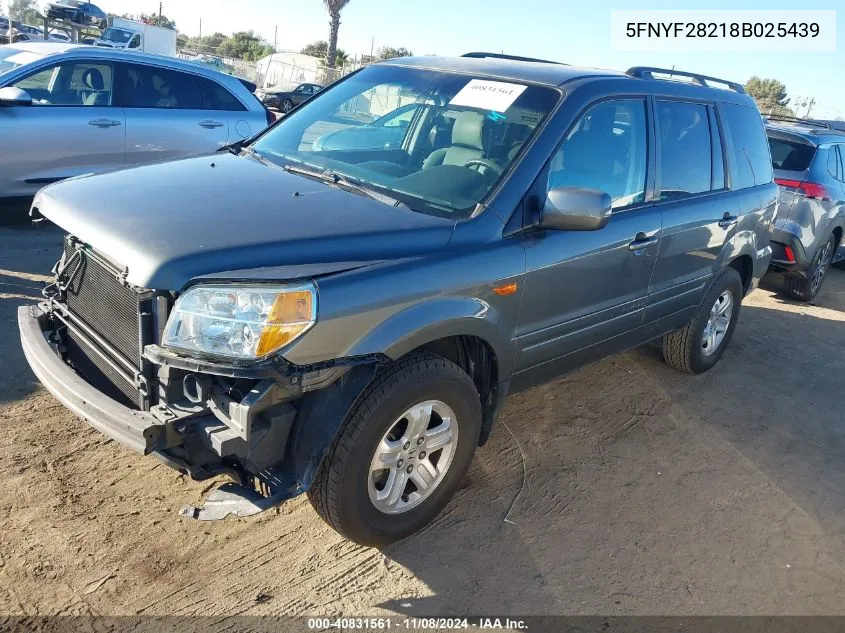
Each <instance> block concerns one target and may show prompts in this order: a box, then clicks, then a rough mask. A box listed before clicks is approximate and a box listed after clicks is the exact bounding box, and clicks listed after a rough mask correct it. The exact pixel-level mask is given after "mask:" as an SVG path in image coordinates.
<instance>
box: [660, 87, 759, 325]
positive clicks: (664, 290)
mask: <svg viewBox="0 0 845 633" xmlns="http://www.w3.org/2000/svg"><path fill="white" fill-rule="evenodd" d="M654 106H655V107H654V114H655V128H656V131H657V165H658V168H657V182H656V189H657V192H656V193H657V196H658V204H657V207H658V209H659V210H660V215H661V221H662V225H663V237H662V240H661V244H660V255H659V258H658V260H657V265H656V266H655V269H654V277H653V279H652V282H651V290H650V294H649V299H648V308H647V310H646V316H645V319H646V321H656V320H658V319H663V318H665V319H672V315H677V317H678V321H679V322H682V321H685V320H686V317H685V311H686V310H688V309H690V308H692V307H694V306H697V305H698V303H699V302H700V301H701V298H702V294H703V293H704V290H705V289H706V287H707V284H708V283H709V282H710V280H711V278H712V277H713V274H714V272H715V271H716V270H718V268H719V266H720V262H719V256H720V254H721V251H722V247H723V246H724V244H725V241H726V240H728V239H729V238H730V237H731V235H732V233H733V232H734V231H735V230H736V217H737V214H738V213H739V203H738V200H737V195H736V194H735V193H734V192H732V191H730V190H729V189H728V187H727V180H726V175H725V174H726V171H725V160H724V153H723V148H722V140H721V139H722V135H721V133H720V129H719V125H718V122H717V116H716V111H715V106H714V105H713V104H712V103H708V102H696V101H680V100H670V99H655V100H654ZM758 116H759V115H758Z"/></svg>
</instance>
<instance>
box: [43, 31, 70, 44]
mask: <svg viewBox="0 0 845 633" xmlns="http://www.w3.org/2000/svg"><path fill="white" fill-rule="evenodd" d="M47 39H48V40H49V41H51V42H65V43H70V42H71V38H70V35H68V34H67V33H66V32H65V31H59V30H56V31H51V32H50V33H49V35H48V36H47Z"/></svg>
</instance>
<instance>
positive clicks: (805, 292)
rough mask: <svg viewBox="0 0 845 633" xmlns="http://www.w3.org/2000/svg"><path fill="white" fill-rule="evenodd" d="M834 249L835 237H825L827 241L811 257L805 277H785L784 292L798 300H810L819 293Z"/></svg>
mask: <svg viewBox="0 0 845 633" xmlns="http://www.w3.org/2000/svg"><path fill="white" fill-rule="evenodd" d="M835 249H836V238H835V237H834V236H833V235H831V236H830V237H829V238H827V242H825V244H824V245H823V246H822V247H821V248H819V250H818V251H817V252H816V256H815V257H814V258H813V261H812V263H811V264H810V267H809V268H808V269H807V277H806V278H804V277H787V279H786V294H787V295H789V297H790V298H792V299H797V300H798V301H812V299H813V298H814V297H815V296H816V295H817V294H819V290H821V287H822V283H823V282H824V278H825V275H826V274H827V269H828V268H829V267H830V262H831V261H832V260H833V254H834V250H835Z"/></svg>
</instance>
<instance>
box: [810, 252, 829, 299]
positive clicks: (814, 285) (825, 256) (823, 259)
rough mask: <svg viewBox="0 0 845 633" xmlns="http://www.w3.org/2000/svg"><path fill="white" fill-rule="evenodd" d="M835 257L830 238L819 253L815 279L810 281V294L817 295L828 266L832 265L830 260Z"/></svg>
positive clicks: (814, 271)
mask: <svg viewBox="0 0 845 633" xmlns="http://www.w3.org/2000/svg"><path fill="white" fill-rule="evenodd" d="M831 259H833V244H832V243H831V240H828V241H827V243H826V244H825V245H824V248H823V249H822V252H821V253H819V260H818V262H817V263H816V267H815V269H814V270H813V279H812V281H811V282H810V294H813V295H815V294H816V293H817V292H818V291H819V288H821V285H822V281H823V280H824V275H825V273H826V272H827V267H828V266H829V265H830V260H831Z"/></svg>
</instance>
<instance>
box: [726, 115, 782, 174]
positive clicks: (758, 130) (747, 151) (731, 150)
mask: <svg viewBox="0 0 845 633" xmlns="http://www.w3.org/2000/svg"><path fill="white" fill-rule="evenodd" d="M721 111H722V115H723V122H724V124H725V125H726V126H727V128H728V130H729V132H730V138H731V143H730V144H729V146H728V156H729V158H730V164H731V189H745V188H746V187H754V186H755V185H763V184H766V183H768V182H771V181H772V155H771V153H770V152H769V144H768V142H767V140H766V132H765V129H764V128H763V117H761V116H760V112H759V111H758V110H757V108H754V107H748V106H742V105H737V104H735V103H723V104H721Z"/></svg>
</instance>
